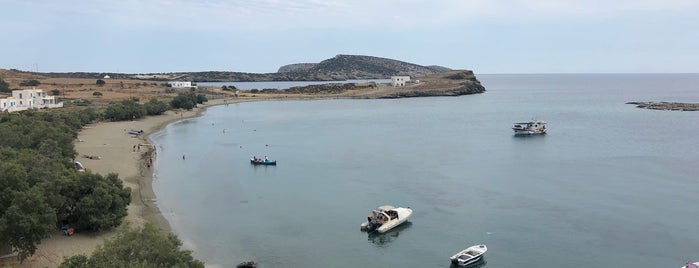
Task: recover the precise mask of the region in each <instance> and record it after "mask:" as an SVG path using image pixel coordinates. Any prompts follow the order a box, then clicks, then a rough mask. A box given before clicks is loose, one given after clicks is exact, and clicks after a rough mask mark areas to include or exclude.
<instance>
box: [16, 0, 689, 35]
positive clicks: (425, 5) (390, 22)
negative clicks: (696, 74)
mask: <svg viewBox="0 0 699 268" xmlns="http://www.w3.org/2000/svg"><path fill="white" fill-rule="evenodd" d="M5 2H14V3H15V4H16V5H24V6H25V7H26V8H27V9H28V10H41V11H43V13H44V14H45V15H47V16H85V17H88V18H90V19H92V20H93V21H94V22H95V23H102V24H105V25H111V24H113V25H114V26H116V27H146V28H171V29H184V30H194V31H223V32H239V31H244V30H249V31H259V30H280V31H281V30H290V29H291V30H293V29H308V28H310V29H332V28H337V29H352V28H360V27H366V28H371V27H378V28H386V29H399V28H408V27H416V28H423V29H424V28H430V27H439V26H444V25H452V24H469V23H476V22H497V23H508V22H514V23H528V22H535V23H541V22H544V23H547V22H549V23H558V22H560V21H570V20H588V21H594V20H598V19H605V18H611V17H618V16H640V15H641V14H643V13H665V14H667V15H670V16H671V15H672V14H680V15H691V14H695V13H697V12H699V1H695V0H666V1H662V2H659V1H654V0H616V1H602V0H586V1H583V0H569V1H558V0H529V1H527V0H434V1H430V2H426V1H422V0H403V1H397V0H371V1H367V0H334V1H322V0H296V1H288V0H151V1H146V0H94V1H81V0H66V1H49V0H26V1H5ZM52 14H54V15H52ZM64 14H65V15H64Z"/></svg>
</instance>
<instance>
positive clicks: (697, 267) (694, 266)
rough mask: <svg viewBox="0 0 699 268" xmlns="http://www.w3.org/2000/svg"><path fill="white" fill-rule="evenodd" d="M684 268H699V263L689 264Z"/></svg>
mask: <svg viewBox="0 0 699 268" xmlns="http://www.w3.org/2000/svg"><path fill="white" fill-rule="evenodd" d="M682 268H699V261H698V262H687V264H685V265H684V266H682Z"/></svg>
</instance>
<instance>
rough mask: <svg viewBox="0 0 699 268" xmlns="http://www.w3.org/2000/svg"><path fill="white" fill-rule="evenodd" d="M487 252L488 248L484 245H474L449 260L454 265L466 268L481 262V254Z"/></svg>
mask: <svg viewBox="0 0 699 268" xmlns="http://www.w3.org/2000/svg"><path fill="white" fill-rule="evenodd" d="M487 251H488V247H486V246H485V245H482V244H481V245H475V246H471V247H468V248H467V249H464V250H462V251H459V252H458V253H456V254H454V255H453V256H451V257H450V258H449V260H451V263H453V264H455V265H458V266H467V265H471V264H473V263H476V262H478V261H480V260H482V259H483V254H485V253H486V252H487Z"/></svg>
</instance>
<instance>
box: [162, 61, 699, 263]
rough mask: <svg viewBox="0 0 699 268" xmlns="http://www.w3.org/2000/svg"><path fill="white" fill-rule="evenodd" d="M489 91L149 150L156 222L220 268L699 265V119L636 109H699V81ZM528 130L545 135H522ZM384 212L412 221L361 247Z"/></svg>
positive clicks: (304, 115) (243, 128)
mask: <svg viewBox="0 0 699 268" xmlns="http://www.w3.org/2000/svg"><path fill="white" fill-rule="evenodd" d="M477 76H478V78H479V80H481V82H482V84H483V85H484V86H485V87H486V89H487V91H486V92H485V93H483V94H477V95H468V96H460V97H433V98H411V99H394V100H314V101H265V102H254V103H239V104H229V105H226V106H216V107H212V108H210V109H208V110H207V111H206V112H205V113H204V114H203V116H202V117H199V118H193V119H187V120H184V121H180V122H177V123H174V124H171V125H169V126H167V127H166V128H164V129H163V130H162V131H160V132H158V133H156V134H154V135H153V136H151V139H152V142H153V143H155V144H156V146H157V148H158V156H157V158H156V159H155V163H154V167H155V170H156V172H155V176H154V182H153V186H154V190H155V192H156V195H157V203H158V207H159V208H160V209H161V211H162V212H163V214H164V216H165V217H166V219H167V220H168V221H169V222H170V224H171V226H172V228H173V231H174V232H175V233H176V234H177V235H178V236H179V237H180V238H181V239H182V240H183V241H184V244H185V247H186V248H188V249H192V250H194V255H195V256H196V257H197V258H200V259H202V260H204V261H206V263H207V266H210V267H231V266H233V265H235V264H237V263H239V262H242V261H245V260H254V261H257V262H259V263H260V266H262V267H448V266H449V265H450V264H449V260H448V258H449V256H451V255H452V254H454V253H456V252H458V251H459V250H461V249H463V248H466V247H468V246H470V245H474V244H480V243H484V244H486V245H488V248H489V251H488V253H487V254H486V258H485V262H484V264H482V265H481V266H482V267H560V266H567V265H576V266H580V267H624V266H634V267H667V266H669V267H679V266H681V265H683V264H685V262H687V261H689V260H693V261H696V260H699V255H698V254H699V253H697V252H699V231H698V230H697V224H696V223H697V222H699V207H698V206H696V204H698V203H699V195H698V194H697V193H699V178H698V176H697V174H699V167H697V165H696V163H698V162H699V150H698V149H699V142H698V140H697V138H696V133H697V130H699V113H696V112H679V111H654V110H644V109H638V108H635V107H634V106H633V105H628V104H625V102H627V101H681V102H699V89H697V87H696V85H699V75H697V74H555V75H552V74H527V75H477ZM531 118H537V119H543V120H546V121H548V122H549V126H548V134H547V135H544V136H534V137H526V138H519V137H514V136H513V135H512V130H511V129H510V127H511V126H512V123H513V122H518V121H522V120H528V119H531ZM253 155H256V156H265V155H266V156H269V157H270V159H273V160H277V161H278V165H277V166H270V167H255V166H251V165H250V164H249V160H248V159H249V158H250V157H251V156H253ZM183 156H186V157H185V158H184V159H183ZM384 204H391V205H395V206H409V207H411V208H412V209H413V210H414V214H413V217H412V218H411V221H410V223H408V224H405V225H403V226H401V227H399V228H397V229H396V230H394V231H391V232H389V233H387V234H384V235H372V234H367V233H365V232H362V231H360V230H359V224H360V223H361V222H362V221H363V220H364V219H365V218H366V215H367V214H368V213H369V212H370V210H371V209H373V208H375V207H376V206H379V205H384Z"/></svg>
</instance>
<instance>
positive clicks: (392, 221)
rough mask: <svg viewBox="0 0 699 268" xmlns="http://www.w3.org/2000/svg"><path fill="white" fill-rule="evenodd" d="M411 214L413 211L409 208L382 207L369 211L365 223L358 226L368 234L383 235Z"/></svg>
mask: <svg viewBox="0 0 699 268" xmlns="http://www.w3.org/2000/svg"><path fill="white" fill-rule="evenodd" d="M412 214H413V210H412V209H411V208H403V207H394V206H390V205H383V206H380V207H378V208H377V209H375V210H373V211H371V214H370V215H369V216H368V217H367V221H365V222H363V223H362V224H361V225H360V226H361V229H362V230H367V231H368V232H373V231H377V232H379V233H385V232H387V231H388V230H391V229H393V227H396V226H398V225H400V224H401V223H404V222H406V221H407V220H408V219H409V218H410V216H411V215H412Z"/></svg>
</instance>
